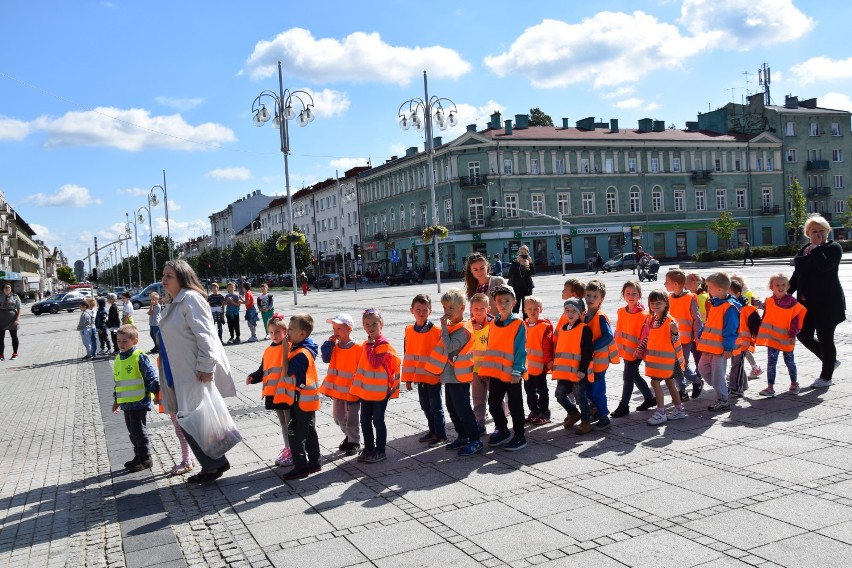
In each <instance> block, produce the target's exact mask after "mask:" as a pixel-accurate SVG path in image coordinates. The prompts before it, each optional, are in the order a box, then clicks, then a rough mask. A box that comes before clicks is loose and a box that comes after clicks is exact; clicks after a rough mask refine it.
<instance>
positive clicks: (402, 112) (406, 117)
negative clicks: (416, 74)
mask: <svg viewBox="0 0 852 568" xmlns="http://www.w3.org/2000/svg"><path fill="white" fill-rule="evenodd" d="M445 103H446V104H447V105H448V108H449V106H450V105H452V110H450V111H449V113H448V114H445V111H444V104H445ZM406 107H408V108H407V109H406ZM457 112H458V109H457V108H456V103H454V102H453V101H451V100H450V99H448V98H445V97H437V96H433V97H432V98H429V84H428V81H427V78H426V71H423V98H422V99H421V98H420V97H414V98H413V99H409V100H407V101H405V102H404V103H402V104H401V105H400V107H399V111H398V113H397V114H399V127H400V128H402V129H403V130H408V129H409V128H411V126H412V125H414V129H415V130H416V131H417V132H422V131H423V128H424V126H425V128H426V141H425V144H424V146H425V148H426V153H427V154H428V156H429V189H430V191H431V194H432V225H438V202H437V200H436V198H435V164H434V159H435V139H434V138H433V137H432V121H433V120H434V121H435V123H436V124H437V125H438V128H440V129H441V130H446V128H447V126H455V125H456V124H457V122H458V121H457V120H456V116H455V113H457ZM421 115H422V116H421ZM432 246H433V248H434V249H435V281H436V283H437V284H438V293H440V292H441V265H440V256H439V252H438V236H437V235H433V236H432Z"/></svg>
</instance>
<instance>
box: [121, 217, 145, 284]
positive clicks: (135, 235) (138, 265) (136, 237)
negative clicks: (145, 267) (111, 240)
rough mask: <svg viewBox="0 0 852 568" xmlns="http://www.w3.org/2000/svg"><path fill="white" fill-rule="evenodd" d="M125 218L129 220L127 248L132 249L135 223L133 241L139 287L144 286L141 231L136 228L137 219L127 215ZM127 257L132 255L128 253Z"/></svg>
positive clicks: (126, 229) (126, 227)
mask: <svg viewBox="0 0 852 568" xmlns="http://www.w3.org/2000/svg"><path fill="white" fill-rule="evenodd" d="M124 216H125V218H126V219H127V225H126V226H125V234H126V235H127V239H128V241H127V247H128V248H130V223H133V239H134V241H135V242H136V271H137V272H138V273H139V285H140V286H142V261H141V260H140V258H139V231H138V230H137V228H136V218H135V217H134V218H133V220H132V221H131V220H130V214H129V213H125V214H124ZM127 256H130V253H129V252H128V253H127Z"/></svg>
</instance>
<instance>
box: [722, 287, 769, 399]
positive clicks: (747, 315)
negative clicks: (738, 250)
mask: <svg viewBox="0 0 852 568" xmlns="http://www.w3.org/2000/svg"><path fill="white" fill-rule="evenodd" d="M728 293H729V294H731V296H733V297H734V298H736V300H737V302H739V304H740V328H739V335H738V337H737V348H736V349H735V350H734V356H733V357H732V358H731V370H730V372H729V373H728V391H729V392H730V394H732V395H734V396H743V392H744V391H746V390H748V381H747V380H746V374H745V369H743V362H744V361H745V359H746V355H749V356H751V360H752V362H754V356H753V355H752V351H754V343H755V337H756V336H757V330H758V329H759V328H760V315H759V314H758V313H757V308H755V307H754V306H752V305H751V303H749V300H747V299H746V298H745V296H743V289H742V285H741V284H740V283H739V282H738V281H737V280H734V278H733V277H731V286H730V288H728ZM753 371H754V365H752V372H753ZM760 372H761V373H762V372H763V370H762V369H761V370H760Z"/></svg>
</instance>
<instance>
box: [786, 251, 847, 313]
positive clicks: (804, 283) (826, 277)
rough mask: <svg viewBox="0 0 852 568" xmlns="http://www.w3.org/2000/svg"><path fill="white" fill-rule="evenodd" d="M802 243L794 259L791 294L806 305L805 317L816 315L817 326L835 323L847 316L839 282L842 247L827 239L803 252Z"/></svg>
mask: <svg viewBox="0 0 852 568" xmlns="http://www.w3.org/2000/svg"><path fill="white" fill-rule="evenodd" d="M806 248H807V245H805V246H803V247H802V248H801V249H800V250H799V252H798V253H797V254H796V256H795V258H793V266H794V267H795V269H794V270H793V276H792V277H791V278H790V294H793V293H796V298H797V299H798V300H799V301H800V302H801V303H802V305H803V306H805V307H806V308H808V313H807V315H806V316H805V317H806V318H808V319H810V318H815V320H814V324H815V326H816V327H819V326H820V325H837V324H839V323H840V322H842V321H844V320H845V319H846V296H845V295H844V294H843V287H842V286H841V285H840V277H839V276H838V271H839V270H840V259H841V257H842V256H843V249H842V248H841V246H840V244H838V243H837V242H835V241H828V242H827V243H825V244H824V245H820V246H818V247H816V248H815V249H813V250H812V251H811V253H810V254H809V255H805V254H804V253H805V249H806Z"/></svg>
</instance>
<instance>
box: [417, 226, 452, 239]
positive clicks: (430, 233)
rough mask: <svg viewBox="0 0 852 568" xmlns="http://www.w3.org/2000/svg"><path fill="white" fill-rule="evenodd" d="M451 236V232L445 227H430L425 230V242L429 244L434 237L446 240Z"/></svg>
mask: <svg viewBox="0 0 852 568" xmlns="http://www.w3.org/2000/svg"><path fill="white" fill-rule="evenodd" d="M449 235H450V230H449V229H447V228H446V227H445V226H443V225H430V226H428V227H426V228H425V229H423V240H424V241H426V242H429V241H431V240H432V237H438V238H439V239H446V238H447V237H448V236H449Z"/></svg>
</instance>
